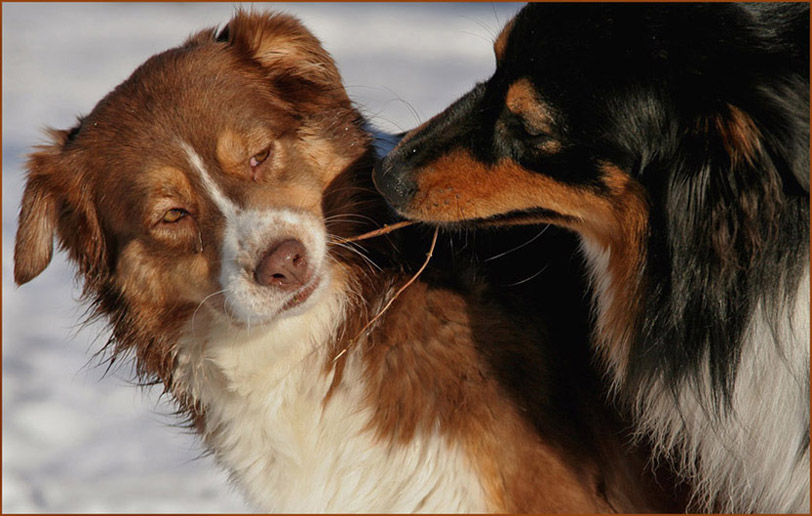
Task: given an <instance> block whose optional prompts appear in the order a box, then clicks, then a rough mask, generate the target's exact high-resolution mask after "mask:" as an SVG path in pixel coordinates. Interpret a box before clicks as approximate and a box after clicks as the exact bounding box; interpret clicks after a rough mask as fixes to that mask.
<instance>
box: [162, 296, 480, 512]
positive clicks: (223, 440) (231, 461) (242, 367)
mask: <svg viewBox="0 0 812 516" xmlns="http://www.w3.org/2000/svg"><path fill="white" fill-rule="evenodd" d="M344 299H346V293H345V292H343V291H342V290H341V288H339V287H336V286H335V285H330V286H329V287H328V288H327V292H325V294H324V295H322V296H321V297H320V299H319V300H318V302H317V303H315V304H314V306H313V307H311V309H310V310H309V311H307V312H306V313H303V314H300V315H297V316H293V317H288V318H284V319H280V320H277V321H275V322H274V323H272V324H271V325H268V326H264V327H261V328H254V329H252V330H248V329H244V328H235V327H233V326H229V325H228V323H227V321H226V320H225V319H223V317H222V316H221V315H219V314H218V313H217V312H215V311H211V312H210V313H209V314H208V315H209V318H208V319H207V320H206V321H205V322H202V323H201V322H198V323H197V326H198V327H197V328H196V331H195V332H194V334H197V335H198V336H199V335H200V334H201V333H202V332H201V330H203V329H204V328H203V327H202V326H206V328H205V333H206V335H207V337H206V338H200V337H198V338H192V337H191V335H192V334H193V332H191V331H189V332H187V335H189V336H190V337H188V338H186V339H184V340H183V342H181V344H180V352H179V355H178V361H177V363H178V368H177V370H176V378H177V380H178V386H179V388H180V389H181V390H185V391H187V392H190V393H193V395H194V398H195V399H197V400H198V401H199V402H200V403H201V404H202V405H203V406H204V407H205V408H206V428H205V431H204V438H205V440H206V442H207V444H208V445H209V446H210V447H211V449H212V450H213V451H214V455H215V457H216V458H217V460H218V461H219V462H220V463H221V464H222V465H224V466H225V467H226V468H227V469H228V471H230V472H231V476H232V478H233V480H234V481H235V482H236V483H237V485H238V486H239V487H240V488H241V489H242V490H243V491H244V492H245V493H246V495H247V497H248V499H249V500H250V501H251V502H253V503H254V504H255V505H256V506H257V507H258V508H260V509H261V510H263V511H269V512H420V511H422V512H483V511H486V510H487V509H488V507H487V505H486V501H485V495H484V492H483V489H482V487H481V485H480V482H479V480H478V477H477V476H476V475H475V473H474V471H473V469H472V466H471V465H470V463H469V461H468V460H467V458H466V456H465V455H464V454H463V452H462V450H460V448H459V447H458V446H457V445H455V444H453V443H450V442H448V441H447V440H446V439H444V438H443V437H441V436H439V435H436V434H432V435H420V436H418V437H416V438H415V439H414V440H413V441H412V442H410V443H408V444H407V445H399V444H393V443H389V442H387V441H386V440H378V439H376V437H375V434H374V431H373V430H372V429H369V428H367V424H368V423H369V420H370V412H369V411H370V408H369V407H367V406H366V405H365V402H364V400H365V396H366V395H367V393H366V391H365V383H364V374H363V371H362V368H363V366H362V364H361V363H360V353H361V351H360V349H362V348H363V346H358V347H356V348H355V349H356V351H351V352H350V353H349V358H348V363H347V366H346V369H345V372H344V378H343V380H342V385H341V387H340V388H338V389H337V390H336V391H334V393H333V396H332V398H331V399H330V401H329V402H327V403H326V404H324V403H323V401H324V398H325V395H326V394H327V390H328V388H329V386H330V383H331V381H332V376H333V371H329V372H327V371H325V370H324V365H325V363H326V360H327V356H326V343H327V342H328V341H329V340H330V339H332V338H334V334H335V331H336V329H337V326H338V324H339V323H340V321H341V318H342V317H343V315H342V313H343V309H344V306H343V304H344V301H343V300H344Z"/></svg>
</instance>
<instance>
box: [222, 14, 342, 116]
mask: <svg viewBox="0 0 812 516" xmlns="http://www.w3.org/2000/svg"><path fill="white" fill-rule="evenodd" d="M216 39H217V40H218V41H227V42H228V44H229V45H230V46H231V47H233V48H234V50H235V51H236V52H237V53H238V54H239V55H241V56H244V57H248V58H250V59H252V60H254V61H256V62H257V63H259V64H260V65H262V67H263V68H264V69H265V70H266V71H267V73H268V76H269V78H270V79H271V80H273V82H274V83H275V84H276V86H277V87H278V88H280V89H281V90H282V91H281V92H280V93H281V94H282V96H283V97H284V98H286V99H289V100H291V101H293V102H302V101H305V102H307V101H308V100H314V99H312V98H298V97H299V96H300V95H305V96H307V93H308V92H313V91H314V90H320V93H319V95H318V96H319V97H322V98H324V93H325V92H329V93H330V95H329V100H327V98H325V100H326V101H328V102H331V103H335V102H336V100H337V97H340V98H341V99H342V100H346V101H347V102H349V99H348V98H347V96H346V93H345V91H344V88H343V86H342V84H341V75H340V74H339V72H338V68H337V67H336V65H335V62H334V61H333V59H332V57H330V54H329V53H328V52H327V51H326V50H324V48H322V46H321V43H320V42H319V40H318V39H316V37H315V36H313V34H311V33H310V31H309V30H307V28H305V26H304V25H303V24H302V23H301V22H300V21H299V20H297V19H296V18H294V17H292V16H289V15H286V14H280V13H247V12H245V11H238V12H237V14H236V15H235V16H234V18H232V19H231V21H230V22H229V23H228V25H227V26H226V27H225V28H224V29H223V30H222V31H221V32H220V34H219V35H217V36H216ZM303 90H304V91H303Z"/></svg>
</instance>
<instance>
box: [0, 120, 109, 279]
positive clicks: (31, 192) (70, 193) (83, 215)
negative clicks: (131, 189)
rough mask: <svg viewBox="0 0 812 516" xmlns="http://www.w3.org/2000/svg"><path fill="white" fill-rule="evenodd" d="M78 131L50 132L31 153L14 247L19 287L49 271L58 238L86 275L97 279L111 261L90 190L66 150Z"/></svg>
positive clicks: (15, 276)
mask: <svg viewBox="0 0 812 516" xmlns="http://www.w3.org/2000/svg"><path fill="white" fill-rule="evenodd" d="M75 132H76V131H75V130H73V131H56V130H52V131H50V135H51V139H52V143H51V144H48V145H44V146H41V147H39V149H38V151H37V152H35V153H33V154H31V155H30V156H29V159H28V163H27V168H28V181H27V183H26V186H25V191H24V193H23V199H22V205H21V208H20V217H19V220H18V225H17V235H16V241H15V246H14V281H15V282H16V283H17V284H18V285H22V284H24V283H27V282H29V281H31V280H32V279H34V278H35V277H37V276H38V275H39V274H40V273H42V271H43V270H45V268H46V267H47V266H48V264H49V263H50V262H51V258H52V256H53V242H54V237H55V236H59V238H60V241H61V243H62V246H63V247H64V248H65V249H67V250H68V252H69V254H70V257H71V258H72V259H73V261H75V262H76V263H77V264H78V265H79V270H80V272H81V273H83V274H84V275H85V277H86V279H90V280H92V279H93V278H97V277H98V276H99V273H100V272H101V270H102V269H103V268H104V267H105V265H106V262H105V246H104V239H103V235H102V230H101V226H100V225H99V221H98V217H97V215H96V210H95V205H94V203H93V201H92V199H91V198H90V192H88V191H87V190H86V189H84V188H81V187H80V186H78V185H79V184H80V183H79V180H80V176H81V171H80V169H81V166H80V165H79V164H78V163H77V162H76V161H75V160H74V159H73V158H71V157H70V156H67V155H66V153H65V152H64V147H65V145H66V144H67V143H68V142H69V140H70V139H71V138H72V137H73V135H74V134H75Z"/></svg>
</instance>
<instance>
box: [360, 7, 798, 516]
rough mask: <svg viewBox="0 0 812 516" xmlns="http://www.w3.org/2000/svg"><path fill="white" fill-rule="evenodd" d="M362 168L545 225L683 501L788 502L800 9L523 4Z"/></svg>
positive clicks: (495, 221)
mask: <svg viewBox="0 0 812 516" xmlns="http://www.w3.org/2000/svg"><path fill="white" fill-rule="evenodd" d="M494 50H495V53H496V61H497V67H496V72H495V73H494V75H493V76H492V77H491V78H490V79H489V80H488V81H487V82H485V83H482V84H479V85H477V86H476V87H475V88H474V89H473V90H472V91H471V92H470V93H468V94H467V95H465V96H464V97H463V98H462V99H460V100H459V101H457V102H456V103H455V104H453V105H452V106H451V107H449V108H448V109H447V110H446V111H445V112H443V113H442V114H440V115H438V116H437V117H435V118H434V119H432V120H431V121H429V122H428V123H426V124H424V125H423V126H421V127H419V128H417V129H415V130H414V131H412V132H411V133H409V134H408V135H407V136H406V137H405V138H404V139H403V141H402V142H401V143H400V145H399V146H398V147H397V148H396V149H395V150H394V151H393V152H392V153H391V154H390V155H389V157H388V158H387V159H386V160H385V161H384V162H383V164H382V165H381V166H380V167H379V169H378V170H377V172H376V177H375V179H376V184H377V186H378V188H379V190H380V191H381V192H382V193H383V194H384V195H385V196H386V197H387V198H388V200H389V201H390V203H391V204H392V205H393V206H394V207H395V209H397V210H398V211H399V212H400V213H401V214H403V215H405V216H407V217H410V218H415V219H419V220H423V221H428V222H433V223H438V224H447V223H467V224H471V223H476V224H486V225H508V224H520V223H541V222H545V223H552V224H556V225H558V226H561V227H564V228H568V229H570V230H573V231H575V232H576V233H577V234H578V235H579V237H580V239H581V249H582V251H583V255H584V257H585V259H586V262H587V265H588V267H589V269H590V276H591V281H592V289H593V292H594V307H595V313H596V326H595V339H594V344H595V348H596V349H597V352H598V354H599V356H600V358H601V359H602V361H603V362H604V364H605V367H606V368H607V371H608V372H609V373H610V377H611V378H612V380H613V386H614V388H615V389H616V391H617V393H618V395H619V397H620V399H622V400H623V401H625V402H626V403H627V405H628V407H629V408H630V409H632V410H633V412H634V414H635V416H636V421H637V427H638V430H639V431H640V432H641V433H643V434H646V435H648V436H650V437H651V438H652V439H653V440H654V442H655V443H656V445H657V447H658V448H659V450H660V451H661V452H662V453H663V454H664V455H666V456H668V457H669V458H672V459H674V460H675V461H676V462H675V464H676V466H677V469H678V470H679V472H680V474H682V475H683V476H684V477H686V478H689V479H691V481H692V483H694V484H695V485H696V486H697V492H696V494H695V496H696V498H695V501H696V502H697V503H699V504H701V505H698V506H697V507H699V508H701V509H706V510H722V511H734V512H748V511H759V512H762V511H764V512H778V511H791V512H808V511H809V118H808V115H809V6H808V4H668V5H666V4H659V5H658V4H634V5H624V4H606V5H598V4H595V5H585V4H580V5H560V4H536V5H529V6H527V7H526V8H525V9H523V10H522V11H521V12H520V13H519V15H518V16H517V17H516V18H515V19H514V20H512V21H511V22H510V23H509V24H508V25H507V27H506V28H505V29H504V30H503V32H502V34H501V35H500V36H499V37H498V39H497V40H496V43H495V45H494Z"/></svg>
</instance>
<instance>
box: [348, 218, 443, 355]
mask: <svg viewBox="0 0 812 516" xmlns="http://www.w3.org/2000/svg"><path fill="white" fill-rule="evenodd" d="M398 224H404V223H402V222H399V223H398ZM398 224H392V226H389V227H391V228H392V230H394V229H397V228H395V227H394V226H397V225H398ZM408 224H411V222H407V223H406V225H408ZM399 227H403V226H402V225H401V226H399ZM386 228H387V226H384V227H383V228H381V229H380V230H378V231H382V230H384V229H386ZM390 231H391V230H390ZM388 232H389V231H387V233H388ZM439 232H440V228H439V227H436V228H434V236H432V237H431V247H429V252H427V253H426V261H425V262H423V265H421V266H420V269H418V270H417V272H416V273H415V274H414V276H412V277H411V278H409V281H407V282H406V283H405V284H404V285H403V286H402V287H400V288H399V289H398V291H397V292H395V295H393V296H392V297H391V299H389V301H388V302H387V303H386V305H384V307H383V308H381V310H380V311H379V312H378V313H377V314H375V317H373V318H372V319H370V320H369V322H368V323H366V325H364V327H363V328H361V331H359V332H358V335H356V336H355V338H354V339H352V340H351V341H350V343H349V344H348V345H347V347H345V348H344V349H342V350H341V352H340V353H339V354H338V355H336V357H335V358H334V359H333V362H335V361H336V360H338V359H339V358H341V355H343V354H344V353H346V352H347V350H348V349H349V348H350V346H352V345H353V344H355V342H356V341H357V340H358V339H359V338H360V337H361V335H363V334H364V333H365V332H366V331H367V330H368V329H369V328H370V327H371V326H372V325H373V324H375V321H377V320H378V319H380V318H381V316H382V315H383V314H384V313H385V312H386V311H387V310H389V307H390V306H392V303H394V302H395V300H396V299H397V298H398V296H400V295H401V294H402V293H403V291H404V290H406V289H407V288H409V286H410V285H411V284H412V283H414V282H415V281H416V280H417V278H418V277H419V276H420V275H421V274H423V271H424V270H426V267H427V266H428V265H429V261H431V257H432V256H434V247H435V246H436V245H437V234H438V233H439ZM373 233H374V231H373ZM381 234H383V233H381ZM367 235H370V237H371V236H375V235H371V234H370V233H367ZM361 236H364V235H361ZM356 238H357V237H356ZM365 238H369V237H365Z"/></svg>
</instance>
